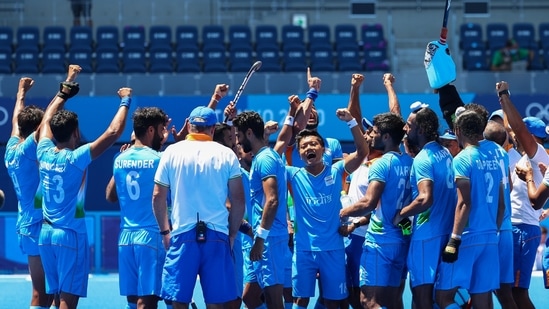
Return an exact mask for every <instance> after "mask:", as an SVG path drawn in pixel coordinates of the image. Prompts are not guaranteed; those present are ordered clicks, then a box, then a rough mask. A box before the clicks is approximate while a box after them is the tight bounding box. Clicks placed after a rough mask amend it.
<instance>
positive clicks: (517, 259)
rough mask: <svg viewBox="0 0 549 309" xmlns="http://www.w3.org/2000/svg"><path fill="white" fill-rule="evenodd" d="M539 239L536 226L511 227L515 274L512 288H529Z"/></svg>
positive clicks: (539, 231) (539, 235)
mask: <svg viewBox="0 0 549 309" xmlns="http://www.w3.org/2000/svg"><path fill="white" fill-rule="evenodd" d="M540 238H541V230H540V228H539V226H537V225H530V224H517V225H513V270H514V273H515V276H514V277H515V283H514V287H516V288H517V287H518V288H524V289H528V288H530V279H531V278H532V268H533V267H534V261H535V260H536V253H537V251H538V246H539V242H540Z"/></svg>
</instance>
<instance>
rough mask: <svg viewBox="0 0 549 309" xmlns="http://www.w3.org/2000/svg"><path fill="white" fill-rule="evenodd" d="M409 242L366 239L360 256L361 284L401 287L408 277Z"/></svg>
mask: <svg viewBox="0 0 549 309" xmlns="http://www.w3.org/2000/svg"><path fill="white" fill-rule="evenodd" d="M408 247H409V243H407V242H397V243H383V244H379V243H375V242H372V241H369V240H366V242H365V243H364V248H363V251H362V257H361V258H360V286H361V287H362V286H380V287H399V286H400V283H401V281H402V279H404V278H406V270H407V269H406V256H407V255H408Z"/></svg>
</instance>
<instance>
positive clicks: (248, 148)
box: [240, 139, 252, 153]
mask: <svg viewBox="0 0 549 309" xmlns="http://www.w3.org/2000/svg"><path fill="white" fill-rule="evenodd" d="M240 146H242V151H244V152H245V153H248V152H250V151H252V143H250V141H249V140H248V139H245V140H244V141H242V143H240Z"/></svg>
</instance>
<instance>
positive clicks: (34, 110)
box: [17, 105, 44, 138]
mask: <svg viewBox="0 0 549 309" xmlns="http://www.w3.org/2000/svg"><path fill="white" fill-rule="evenodd" d="M42 118H44V110H42V109H41V108H40V107H38V106H36V105H29V106H25V108H23V110H22V111H20V112H19V114H18V115H17V126H18V127H19V135H20V136H21V137H23V138H26V137H27V136H29V135H31V133H32V132H34V131H36V129H37V128H38V126H39V125H40V122H42Z"/></svg>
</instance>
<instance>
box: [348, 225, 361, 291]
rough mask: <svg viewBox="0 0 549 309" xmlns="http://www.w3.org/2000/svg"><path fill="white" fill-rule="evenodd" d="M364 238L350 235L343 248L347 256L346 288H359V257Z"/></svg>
mask: <svg viewBox="0 0 549 309" xmlns="http://www.w3.org/2000/svg"><path fill="white" fill-rule="evenodd" d="M362 245H364V237H363V236H358V235H355V234H351V235H350V236H349V245H348V246H347V247H345V254H346V255H347V286H349V287H356V288H358V287H360V275H359V274H360V257H361V256H362Z"/></svg>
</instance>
